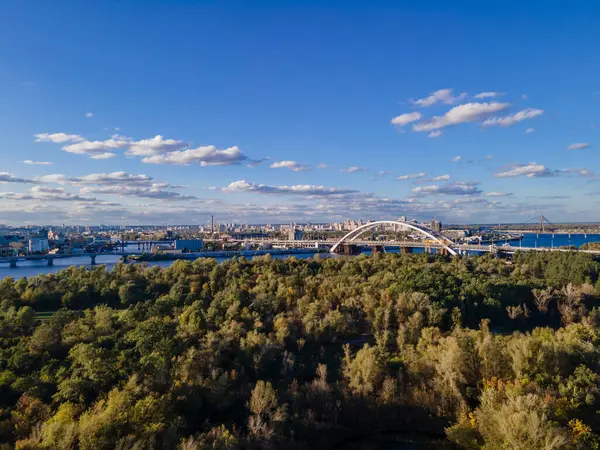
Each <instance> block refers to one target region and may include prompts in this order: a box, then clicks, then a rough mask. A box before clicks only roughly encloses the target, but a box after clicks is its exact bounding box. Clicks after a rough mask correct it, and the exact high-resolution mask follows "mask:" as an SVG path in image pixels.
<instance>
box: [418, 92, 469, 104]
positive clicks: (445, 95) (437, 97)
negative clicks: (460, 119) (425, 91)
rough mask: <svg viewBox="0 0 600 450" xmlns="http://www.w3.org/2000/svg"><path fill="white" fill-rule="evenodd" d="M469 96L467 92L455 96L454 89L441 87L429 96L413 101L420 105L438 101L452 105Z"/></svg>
mask: <svg viewBox="0 0 600 450" xmlns="http://www.w3.org/2000/svg"><path fill="white" fill-rule="evenodd" d="M466 96H467V94H466V93H462V94H459V95H457V96H456V97H454V96H453V95H452V89H440V90H437V91H435V92H432V93H431V94H429V96H427V97H424V98H421V99H418V100H414V101H412V103H414V104H415V105H418V106H420V107H427V106H432V105H435V104H436V103H445V104H447V105H451V104H452V103H455V102H457V101H460V100H462V99H464V98H465V97H466Z"/></svg>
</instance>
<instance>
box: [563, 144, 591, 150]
mask: <svg viewBox="0 0 600 450" xmlns="http://www.w3.org/2000/svg"><path fill="white" fill-rule="evenodd" d="M591 146H592V145H591V144H588V143H587V142H577V143H575V144H571V145H569V146H568V147H567V148H568V149H569V150H583V149H584V148H589V147H591Z"/></svg>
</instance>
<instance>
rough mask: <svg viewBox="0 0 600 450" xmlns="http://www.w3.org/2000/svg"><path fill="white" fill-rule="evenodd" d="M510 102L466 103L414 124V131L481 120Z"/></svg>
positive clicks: (436, 128) (437, 128) (431, 129)
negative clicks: (441, 114)
mask: <svg viewBox="0 0 600 450" xmlns="http://www.w3.org/2000/svg"><path fill="white" fill-rule="evenodd" d="M509 106H510V104H509V103H496V102H493V103H465V104H464V105H458V106H455V107H454V108H452V109H450V110H449V111H448V112H447V113H446V114H444V115H443V116H434V117H432V118H431V119H429V120H425V121H423V122H419V123H416V124H414V125H413V130H414V131H433V130H439V129H440V128H444V127H448V126H452V125H458V124H461V123H468V122H479V121H481V120H483V119H485V118H486V117H488V116H489V115H490V114H493V113H496V112H498V111H502V110H504V109H506V108H508V107H509Z"/></svg>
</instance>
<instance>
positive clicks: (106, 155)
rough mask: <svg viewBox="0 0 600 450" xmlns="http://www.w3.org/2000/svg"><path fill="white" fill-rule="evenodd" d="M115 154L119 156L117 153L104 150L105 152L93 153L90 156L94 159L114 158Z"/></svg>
mask: <svg viewBox="0 0 600 450" xmlns="http://www.w3.org/2000/svg"><path fill="white" fill-rule="evenodd" d="M115 156H117V154H116V153H111V152H104V153H98V154H97V155H91V156H90V158H92V159H110V158H114V157H115Z"/></svg>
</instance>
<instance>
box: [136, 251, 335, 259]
mask: <svg viewBox="0 0 600 450" xmlns="http://www.w3.org/2000/svg"><path fill="white" fill-rule="evenodd" d="M319 253H327V250H324V249H314V248H289V249H277V248H274V249H261V250H223V251H217V252H193V253H181V254H169V253H156V254H152V253H145V254H143V255H133V256H128V257H127V259H128V260H133V261H177V260H180V259H185V260H196V259H198V258H235V257H236V256H237V257H244V258H253V257H255V256H265V255H271V256H294V255H311V256H313V255H316V254H319Z"/></svg>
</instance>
